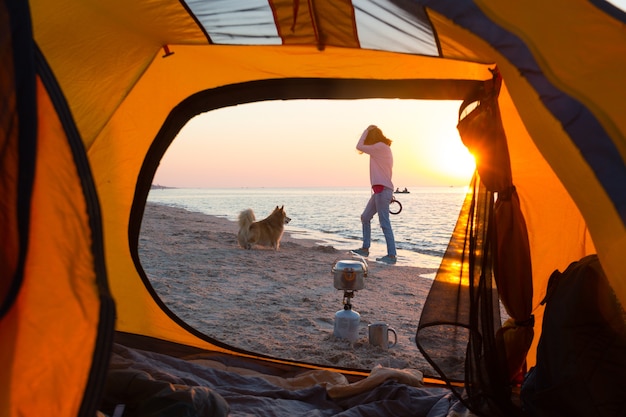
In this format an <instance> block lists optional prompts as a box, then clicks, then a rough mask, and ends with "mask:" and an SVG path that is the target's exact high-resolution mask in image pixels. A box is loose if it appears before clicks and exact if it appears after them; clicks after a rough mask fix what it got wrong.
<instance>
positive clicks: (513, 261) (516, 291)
mask: <svg viewBox="0 0 626 417" xmlns="http://www.w3.org/2000/svg"><path fill="white" fill-rule="evenodd" d="M501 84H502V79H501V76H500V73H499V72H498V71H497V69H496V70H494V78H493V83H492V84H487V85H486V86H485V88H484V89H483V90H482V91H481V94H480V96H479V97H476V98H477V100H478V105H477V107H476V108H474V109H473V110H472V111H471V113H469V114H468V115H466V116H465V117H464V118H462V119H461V120H460V121H459V124H458V129H459V133H460V135H461V140H462V141H463V143H464V144H465V145H466V146H467V147H468V149H470V151H471V152H472V153H473V154H474V155H475V157H476V170H477V171H478V174H479V176H480V180H481V181H482V182H483V183H484V185H485V187H486V188H487V190H489V191H491V192H493V193H496V194H497V199H496V201H495V204H494V207H493V219H492V220H491V223H492V224H490V225H489V226H487V227H489V228H492V229H493V232H492V233H490V234H489V235H488V237H487V238H488V239H490V242H485V243H484V244H485V245H491V246H492V250H493V278H494V280H495V283H496V286H497V288H498V292H499V294H500V299H501V300H502V304H503V305H504V307H505V308H506V311H507V313H508V315H509V316H510V318H509V319H508V324H507V326H506V327H503V328H502V329H498V330H497V332H498V334H499V336H500V338H501V339H502V340H503V343H504V347H505V350H506V353H507V363H508V367H509V380H514V379H515V378H516V377H517V378H519V379H521V376H523V370H524V364H525V361H526V360H525V358H526V354H527V351H528V349H529V348H530V344H531V343H530V342H531V341H532V339H533V329H532V323H533V321H534V317H533V316H532V297H533V286H532V261H531V258H530V248H529V244H528V231H527V229H526V222H525V220H524V216H523V214H522V212H521V208H520V201H519V195H518V193H517V190H516V189H515V186H514V184H513V180H512V177H511V166H510V156H509V151H508V148H507V145H506V136H505V133H504V129H503V128H502V119H501V116H500V109H499V107H498V102H497V96H498V94H499V92H500V88H501ZM468 101H470V99H466V101H465V102H464V103H463V104H466V103H467V104H469V103H468ZM463 110H464V106H463V105H462V106H461V109H460V110H459V112H462V111H463ZM474 250H478V251H482V250H483V249H482V248H481V247H477V248H475V249H474Z"/></svg>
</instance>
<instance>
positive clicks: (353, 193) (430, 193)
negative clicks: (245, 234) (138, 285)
mask: <svg viewBox="0 0 626 417" xmlns="http://www.w3.org/2000/svg"><path fill="white" fill-rule="evenodd" d="M409 191H410V193H408V194H394V197H395V198H396V199H397V200H398V201H399V202H400V204H401V205H402V211H401V212H400V213H399V214H396V215H391V216H390V217H391V225H392V228H393V231H394V236H395V240H396V246H397V249H398V264H400V265H407V266H418V267H423V268H437V267H438V266H439V264H440V263H441V259H442V257H443V255H444V253H445V250H446V248H447V246H448V242H449V241H450V236H451V235H452V231H453V229H454V226H455V224H456V220H457V218H458V215H459V211H460V209H461V205H462V203H463V200H464V198H465V194H466V192H467V187H414V188H409ZM369 198H370V190H369V189H368V188H363V187H329V188H326V187H324V188H314V187H312V188H153V189H151V190H150V193H149V195H148V202H154V203H159V204H164V205H168V206H174V207H179V208H184V209H186V210H189V211H194V212H200V213H204V214H209V215H213V216H218V217H224V218H227V219H228V220H231V221H236V220H237V216H238V215H239V212H240V211H241V210H244V209H247V208H251V209H253V210H254V212H255V215H256V217H257V220H260V219H262V218H264V217H266V216H267V215H268V214H269V213H271V211H272V210H273V209H274V208H275V207H276V206H283V205H284V207H285V211H286V212H287V215H288V216H289V217H290V218H291V222H290V223H289V224H288V225H287V226H286V227H285V232H286V233H289V234H290V235H291V236H293V237H294V238H302V239H314V240H316V241H318V242H319V244H323V245H330V246H333V247H335V248H336V249H338V250H346V252H347V251H349V250H350V249H356V248H359V247H361V243H362V231H361V220H360V215H361V212H362V211H363V209H364V207H365V204H366V203H367V201H368V200H369ZM392 208H395V209H396V210H394V211H397V208H398V206H393V205H392ZM386 253H387V250H386V246H385V238H384V236H383V233H382V230H381V229H380V225H379V223H378V218H377V217H376V216H375V217H374V219H373V220H372V246H371V248H370V258H369V259H374V258H375V257H379V256H383V255H385V254H386Z"/></svg>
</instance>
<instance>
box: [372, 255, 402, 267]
mask: <svg viewBox="0 0 626 417" xmlns="http://www.w3.org/2000/svg"><path fill="white" fill-rule="evenodd" d="M376 260H377V261H378V262H382V263H384V264H389V265H393V264H395V263H396V262H397V261H398V258H397V257H396V256H394V255H385V256H383V257H382V258H376Z"/></svg>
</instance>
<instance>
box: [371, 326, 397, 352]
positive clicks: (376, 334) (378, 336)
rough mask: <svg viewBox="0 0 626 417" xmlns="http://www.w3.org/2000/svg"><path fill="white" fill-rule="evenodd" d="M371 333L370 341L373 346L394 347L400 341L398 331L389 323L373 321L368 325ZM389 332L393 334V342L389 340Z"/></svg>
mask: <svg viewBox="0 0 626 417" xmlns="http://www.w3.org/2000/svg"><path fill="white" fill-rule="evenodd" d="M367 329H368V333H369V341H370V345H372V346H379V347H381V348H383V349H388V348H390V347H394V346H395V345H396V343H398V333H396V330H395V329H394V328H393V327H389V325H387V323H382V322H378V323H372V324H369V325H368V326H367ZM389 333H392V334H393V343H390V342H389Z"/></svg>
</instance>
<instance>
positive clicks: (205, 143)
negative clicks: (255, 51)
mask: <svg viewBox="0 0 626 417" xmlns="http://www.w3.org/2000/svg"><path fill="white" fill-rule="evenodd" d="M459 106H460V102H458V101H425V100H385V99H368V100H332V101H329V100H289V101H270V102H260V103H251V104H244V105H239V106H234V107H229V108H223V109H219V110H214V111H210V112H207V113H204V114H202V115H199V116H197V117H195V118H194V119H192V120H190V121H189V122H188V123H187V125H186V126H185V127H184V128H183V130H181V132H180V133H179V135H178V137H177V138H176V139H175V140H174V142H172V144H171V146H170V148H169V149H168V150H167V152H166V154H165V155H164V157H163V159H162V161H161V164H160V166H159V169H158V171H157V172H156V175H155V178H154V181H153V183H154V184H159V185H163V186H171V187H203V188H204V187H207V188H216V187H217V188H231V187H237V188H239V187H329V186H333V187H334V186H365V187H368V186H369V165H368V164H369V156H367V155H365V154H359V153H358V152H357V151H356V149H355V146H356V143H357V141H358V139H359V137H360V135H361V133H362V132H363V130H364V129H365V128H366V127H367V126H368V125H370V124H375V125H377V126H378V127H380V128H381V129H382V131H383V133H384V134H385V135H386V136H387V137H388V138H390V139H392V140H393V144H392V145H391V149H392V151H393V154H394V174H393V181H394V185H395V186H396V187H400V188H404V187H408V188H410V187H416V186H464V185H467V184H468V183H469V180H470V177H471V175H472V172H473V169H474V160H473V158H472V156H471V155H470V154H469V152H468V151H467V149H466V148H465V146H464V145H463V144H462V143H461V139H460V138H459V134H458V132H457V130H456V124H457V120H458V110H459Z"/></svg>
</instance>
